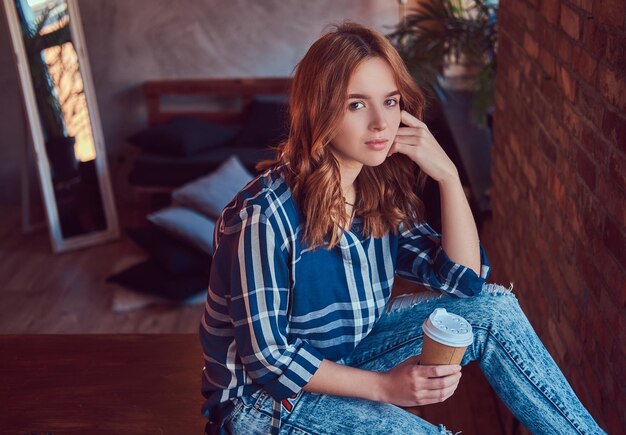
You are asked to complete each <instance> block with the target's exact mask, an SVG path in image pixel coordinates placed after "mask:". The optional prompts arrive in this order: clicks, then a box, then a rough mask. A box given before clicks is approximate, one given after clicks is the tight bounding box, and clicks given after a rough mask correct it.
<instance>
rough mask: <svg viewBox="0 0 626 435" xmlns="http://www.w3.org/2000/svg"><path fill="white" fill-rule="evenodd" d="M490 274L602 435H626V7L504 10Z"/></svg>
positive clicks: (516, 3) (505, 4) (514, 3)
mask: <svg viewBox="0 0 626 435" xmlns="http://www.w3.org/2000/svg"><path fill="white" fill-rule="evenodd" d="M500 5H501V10H500V11H499V21H498V22H499V25H500V33H499V35H500V37H499V51H498V76H497V83H496V112H495V116H494V123H495V144H494V148H493V155H492V164H493V167H492V179H493V183H494V189H493V211H494V233H495V234H498V235H499V237H498V239H497V240H498V241H497V243H496V244H495V245H494V246H492V247H491V248H492V250H493V257H494V259H496V260H497V263H496V264H494V272H495V273H496V274H497V275H498V277H499V279H500V280H501V281H504V282H508V281H509V280H511V281H513V282H514V283H515V285H516V286H515V288H516V289H517V292H518V294H519V295H520V300H521V302H522V306H523V308H524V311H525V312H526V313H527V315H528V317H529V318H530V320H531V322H532V324H533V325H534V326H535V329H536V330H537V333H538V334H539V336H540V337H541V338H542V340H544V342H545V344H546V347H547V348H548V350H549V351H550V353H551V355H552V356H553V357H554V358H555V359H556V361H557V362H558V364H559V366H560V367H561V368H562V369H563V371H564V372H565V374H566V376H567V378H568V380H570V383H571V384H572V386H573V387H574V390H575V391H576V393H577V394H578V395H579V397H580V398H581V400H582V402H583V403H584V404H585V405H586V406H587V407H588V409H589V410H590V411H591V413H592V414H593V416H594V417H595V418H596V419H597V421H598V422H599V423H600V424H601V425H602V426H603V428H604V429H606V430H608V432H609V433H623V430H624V427H626V424H625V423H626V420H624V418H625V417H626V414H624V410H626V377H625V376H624V367H626V358H625V353H624V352H625V350H624V349H625V347H626V346H625V345H626V311H625V310H624V307H625V305H626V273H625V271H626V249H625V248H626V232H625V228H624V225H625V223H626V201H625V198H626V196H625V192H626V171H625V170H624V169H625V165H624V163H625V161H626V160H625V154H624V152H625V145H626V116H625V112H626V52H625V47H626V33H625V26H624V25H625V23H624V21H625V19H626V2H624V1H618V0H614V1H613V0H605V1H603V0H597V1H593V2H592V1H590V0H583V1H581V0H577V1H565V0H562V1H558V0H550V1H546V0H544V1H540V0H503V1H501V3H500Z"/></svg>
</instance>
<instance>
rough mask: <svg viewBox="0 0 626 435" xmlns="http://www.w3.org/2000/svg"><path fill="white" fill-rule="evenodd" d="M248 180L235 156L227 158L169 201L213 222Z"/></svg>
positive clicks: (181, 189)
mask: <svg viewBox="0 0 626 435" xmlns="http://www.w3.org/2000/svg"><path fill="white" fill-rule="evenodd" d="M252 178H253V176H252V175H251V174H250V173H249V172H248V171H247V170H246V168H244V167H243V165H242V164H241V162H240V161H239V159H238V158H237V156H231V157H230V158H229V159H228V160H226V161H225V162H224V163H222V164H221V166H220V167H219V168H218V169H217V170H216V171H215V172H212V173H211V174H209V175H206V176H204V177H200V178H198V179H197V180H194V181H192V182H190V183H187V184H185V185H183V186H182V187H179V188H178V189H176V190H174V191H173V192H172V200H173V201H174V203H175V204H176V205H180V206H183V207H187V208H190V209H192V210H195V211H197V212H199V213H202V214H203V215H205V216H206V217H208V218H210V219H217V218H219V216H220V214H221V213H222V210H223V209H224V207H226V206H227V205H228V203H229V202H230V201H231V200H232V199H233V198H234V196H235V195H236V194H237V193H238V192H239V191H240V190H241V189H243V188H244V186H245V185H246V184H248V183H249V182H250V180H252ZM211 253H212V252H211Z"/></svg>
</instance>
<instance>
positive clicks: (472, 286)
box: [396, 223, 490, 297]
mask: <svg viewBox="0 0 626 435" xmlns="http://www.w3.org/2000/svg"><path fill="white" fill-rule="evenodd" d="M480 263H481V267H480V276H478V275H477V274H476V272H474V271H473V270H472V269H471V268H469V267H466V266H463V265H461V264H458V263H455V262H453V261H452V260H450V258H449V257H448V254H446V252H445V251H444V249H443V246H442V245H441V235H440V234H439V233H437V232H436V231H435V230H433V229H432V228H431V227H430V226H429V225H428V224H426V223H422V224H416V225H413V226H411V227H408V228H406V229H405V228H403V227H402V226H401V227H400V230H399V238H398V256H397V264H396V273H397V274H398V275H399V276H401V277H403V278H406V279H408V280H410V281H413V282H415V283H417V284H420V285H422V286H424V287H427V288H431V289H435V290H440V291H443V292H446V293H450V294H453V295H455V296H458V297H471V296H474V295H477V294H478V293H480V291H481V289H482V287H483V284H484V283H485V280H486V279H487V278H488V276H489V272H490V269H489V263H488V260H487V254H486V253H485V249H484V247H483V245H482V243H480Z"/></svg>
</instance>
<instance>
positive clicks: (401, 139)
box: [387, 110, 459, 182]
mask: <svg viewBox="0 0 626 435" xmlns="http://www.w3.org/2000/svg"><path fill="white" fill-rule="evenodd" d="M401 120H402V124H404V125H407V126H408V127H400V128H398V132H397V133H396V137H395V139H394V142H393V144H392V145H391V148H390V149H389V154H387V157H389V156H391V155H392V154H395V153H400V154H404V155H405V156H407V157H409V158H410V159H411V160H413V161H414V162H415V163H416V164H417V165H418V166H419V167H420V168H421V169H422V171H424V172H425V173H426V174H427V175H428V176H429V177H431V178H432V179H434V180H435V181H437V182H441V181H444V180H446V179H448V178H450V177H457V178H458V176H459V173H458V171H457V169H456V166H454V163H452V160H450V158H449V157H448V155H447V154H446V153H445V151H444V150H443V148H441V145H439V143H438V142H437V140H436V139H435V138H434V137H433V135H432V134H431V133H430V131H428V127H427V126H426V124H424V123H423V122H422V121H420V120H419V119H417V118H416V117H414V116H413V115H411V114H409V113H408V112H406V111H404V110H403V111H402V114H401Z"/></svg>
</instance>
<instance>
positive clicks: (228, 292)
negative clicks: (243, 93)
mask: <svg viewBox="0 0 626 435" xmlns="http://www.w3.org/2000/svg"><path fill="white" fill-rule="evenodd" d="M423 107H424V99H423V96H422V94H421V93H420V91H419V90H418V89H417V88H416V86H415V84H414V83H413V81H412V79H411V77H410V75H409V74H408V72H407V70H406V68H405V67H404V64H403V63H402V60H401V59H400V57H399V55H398V54H397V52H396V51H395V50H394V48H393V47H392V46H391V44H390V43H389V42H388V41H387V40H386V39H385V37H384V36H382V35H381V34H379V33H377V32H375V31H373V30H371V29H368V28H366V27H363V26H360V25H356V24H344V25H341V26H339V27H338V28H336V29H335V30H333V31H331V32H329V33H327V34H325V35H324V36H322V37H321V38H320V39H319V40H318V41H317V42H315V43H314V44H313V45H312V46H311V48H310V49H309V51H308V52H307V54H306V55H305V57H304V58H303V59H302V61H301V62H300V63H299V65H298V66H297V69H296V73H295V76H294V80H293V89H292V92H291V98H290V117H291V131H290V134H289V138H288V139H287V141H286V142H285V143H283V144H280V146H279V151H278V156H277V159H276V160H275V161H273V162H269V163H267V164H266V168H267V170H266V171H265V172H264V173H263V174H262V175H260V176H259V177H257V178H256V179H255V180H253V181H252V182H250V183H249V184H248V185H247V186H246V187H245V188H244V189H243V190H242V191H241V192H240V193H239V194H238V195H237V196H236V197H235V198H234V199H233V200H232V201H231V202H230V204H229V205H228V206H227V207H226V208H225V209H224V211H223V213H222V215H221V217H220V219H219V221H218V223H217V225H216V231H215V254H214V258H213V263H212V269H211V279H210V283H209V289H208V296H207V301H206V311H205V313H204V315H203V317H202V320H201V325H200V338H201V343H202V346H203V349H204V360H205V367H204V371H203V377H202V393H203V395H204V397H205V398H206V402H205V405H204V407H203V413H204V415H205V416H206V417H207V418H208V419H210V421H209V423H208V424H207V432H208V433H234V434H266V433H269V432H272V433H278V432H279V431H280V432H281V433H298V434H304V433H315V434H321V433H323V434H353V433H354V434H394V433H397V434H408V433H411V434H413V433H419V434H434V433H450V432H448V431H447V430H446V429H445V428H444V427H443V426H442V425H440V426H438V427H436V426H434V425H432V424H430V423H428V422H426V421H424V420H423V419H420V418H419V417H417V416H415V415H413V414H411V413H409V412H407V411H405V410H403V409H401V408H399V406H404V407H407V406H416V405H427V404H430V403H437V402H442V401H444V400H446V399H447V398H449V397H450V396H451V395H452V394H453V393H454V391H455V390H456V388H457V386H458V383H459V379H460V377H461V366H464V365H466V364H468V363H469V362H470V361H478V362H479V365H480V367H481V369H482V370H483V372H484V373H485V375H486V377H487V379H488V380H489V382H490V383H491V385H492V387H493V388H494V389H495V391H496V392H497V394H498V395H499V396H500V397H501V398H502V400H503V401H504V402H505V403H506V404H507V406H508V407H509V409H510V410H511V411H512V412H513V414H514V415H515V416H516V417H517V418H518V419H519V420H520V421H521V422H522V423H523V424H524V426H526V427H527V428H528V429H530V430H531V431H532V432H533V433H559V434H564V433H585V434H589V433H593V434H596V433H603V432H602V430H601V429H600V428H599V427H598V425H597V424H596V423H595V422H594V420H593V418H592V417H591V416H590V415H589V413H588V412H587V411H586V410H585V409H584V407H583V406H582V404H581V403H580V401H579V400H578V398H577V397H576V395H575V393H574V392H573V391H572V389H571V387H570V386H569V384H568V383H567V381H566V380H565V378H564V377H563V375H562V373H561V372H560V371H559V368H558V367H557V366H556V364H555V363H554V361H553V360H552V358H551V357H550V355H549V354H548V352H547V351H546V349H545V348H544V346H543V345H542V343H541V341H540V340H539V338H538V337H537V335H536V334H535V332H534V331H533V329H532V327H531V325H530V324H529V322H528V320H527V318H526V317H525V315H524V313H523V312H522V310H521V309H520V306H519V304H518V302H517V299H516V297H515V296H514V294H513V293H512V292H511V291H510V290H508V289H506V288H504V287H502V286H500V285H496V284H486V283H485V279H486V278H487V276H488V274H489V267H488V264H487V258H486V256H485V252H484V250H483V248H482V246H481V245H480V243H479V240H478V234H477V230H476V226H475V223H474V220H473V218H472V214H471V212H470V208H469V206H468V203H467V200H466V198H465V195H464V193H463V189H462V188H461V183H460V181H459V175H458V171H457V169H456V167H455V166H454V164H453V163H452V161H451V160H450V159H449V158H448V156H447V155H446V154H445V152H444V151H443V150H442V148H441V147H440V146H439V144H438V143H437V141H436V140H435V139H434V137H433V136H432V134H431V133H430V132H429V131H428V127H427V126H426V124H424V123H423V122H422V121H421V120H420V118H422V111H423ZM427 176H428V177H431V178H433V179H434V180H436V181H437V182H438V184H439V187H440V192H441V208H442V234H441V235H440V234H437V233H436V232H435V231H433V230H432V229H431V228H430V227H429V226H428V224H426V223H425V222H424V206H423V204H422V202H421V201H420V199H419V197H418V196H417V193H416V192H418V191H420V189H421V188H422V187H423V185H424V182H425V180H426V177H427ZM396 274H397V275H399V276H402V277H404V278H407V279H409V280H412V281H414V282H416V283H419V284H421V285H422V286H425V287H428V288H430V289H433V290H436V291H437V293H435V292H433V293H432V294H431V295H428V294H427V296H425V297H423V296H409V297H403V298H400V299H398V298H396V300H390V294H391V288H392V285H393V282H394V276H395V275H396ZM437 307H443V308H446V309H447V310H448V311H450V312H453V313H455V314H459V315H461V316H463V317H464V318H466V319H467V320H468V321H469V322H470V323H471V325H472V327H473V330H474V343H473V345H471V346H470V347H468V349H467V351H466V354H465V356H464V358H463V360H462V362H461V365H443V366H425V365H419V354H420V353H421V346H422V339H423V332H422V330H421V327H420V326H421V324H422V322H423V321H424V319H425V318H426V317H427V316H428V315H429V314H430V313H431V312H432V311H433V310H434V309H435V308H437ZM396 405H397V406H396Z"/></svg>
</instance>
